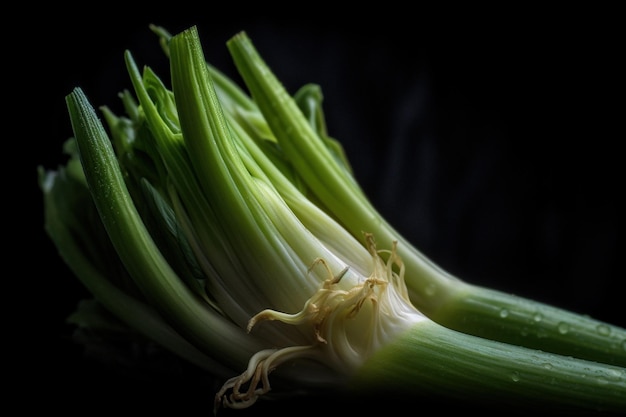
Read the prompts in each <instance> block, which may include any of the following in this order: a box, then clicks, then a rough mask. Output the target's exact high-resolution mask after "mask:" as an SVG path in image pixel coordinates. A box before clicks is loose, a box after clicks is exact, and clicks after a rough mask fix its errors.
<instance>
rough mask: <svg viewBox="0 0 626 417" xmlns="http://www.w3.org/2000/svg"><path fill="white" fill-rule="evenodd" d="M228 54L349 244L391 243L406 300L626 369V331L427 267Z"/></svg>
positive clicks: (439, 316) (235, 49) (322, 148)
mask: <svg viewBox="0 0 626 417" xmlns="http://www.w3.org/2000/svg"><path fill="white" fill-rule="evenodd" d="M227 45H228V48H229V50H230V51H231V55H232V57H233V59H234V62H235V64H236V66H237V68H238V70H239V73H240V74H241V76H242V78H243V79H244V82H245V84H246V86H247V87H248V89H249V91H250V93H251V96H252V99H253V100H254V101H255V103H257V105H258V107H259V109H260V110H261V112H262V113H263V114H264V116H265V119H266V121H267V124H268V125H269V127H270V128H271V130H272V132H273V133H274V136H275V137H276V139H277V140H278V143H279V145H280V147H281V149H282V151H283V152H284V158H286V159H287V160H289V161H290V162H291V164H292V166H294V167H297V170H298V174H299V175H300V176H301V178H302V180H303V181H304V182H305V183H306V184H307V185H308V187H309V188H310V189H311V190H312V191H313V192H314V193H315V196H316V198H318V199H319V201H321V203H322V205H323V207H325V208H327V209H328V210H329V211H330V213H332V215H333V216H334V217H335V218H337V219H338V220H339V221H340V223H341V224H342V225H343V226H344V227H345V228H346V229H347V230H349V231H350V232H351V233H352V234H353V235H354V236H355V237H357V238H358V239H361V240H363V239H364V238H363V232H364V231H365V232H369V233H372V234H374V235H375V236H376V239H377V240H378V241H379V242H383V243H384V244H387V245H389V244H391V242H398V252H399V254H400V256H401V257H402V259H403V261H404V264H405V266H406V281H407V286H408V288H409V293H410V297H411V300H412V301H413V303H414V304H415V305H416V306H417V307H418V309H419V310H420V311H421V312H423V313H424V314H426V315H427V316H428V317H430V318H431V319H433V320H434V321H436V322H438V323H441V324H443V325H444V326H447V327H450V328H452V329H456V330H460V331H463V332H466V333H470V334H473V335H477V336H481V337H485V338H490V339H495V340H500V341H504V342H508V343H512V344H516V345H523V346H527V347H531V348H537V349H542V350H546V351H550V352H555V353H561V354H564V355H572V356H576V357H580V358H585V359H590V360H597V361H601V362H607V363H611V364H616V365H620V366H624V365H626V349H624V345H625V344H626V329H623V328H621V327H619V326H614V325H612V324H610V323H606V322H603V321H600V320H596V319H593V318H591V317H588V316H586V315H582V314H577V313H574V312H571V311H568V310H565V309H562V308H559V307H556V306H552V305H546V304H545V303H541V302H537V301H534V300H530V299H527V298H524V297H520V296H516V295H512V294H509V293H505V292H502V291H499V290H495V289H491V288H485V287H481V286H478V285H473V284H471V283H467V282H464V281H463V280H461V279H459V278H458V277H455V276H452V275H451V274H449V273H448V272H446V271H445V270H443V269H442V268H441V267H439V266H438V265H436V264H435V263H433V262H432V261H431V260H429V259H428V258H427V257H426V256H425V255H424V254H423V253H421V252H420V251H419V250H418V249H417V248H416V247H415V246H413V245H412V244H411V243H410V242H409V241H407V240H406V239H405V238H403V236H402V235H401V234H400V233H399V232H398V231H396V230H395V229H394V228H393V227H392V226H391V225H390V224H389V222H388V221H387V220H386V219H384V218H383V217H382V216H381V215H380V213H378V212H377V210H376V209H375V207H374V206H373V205H372V204H371V202H370V201H369V200H368V199H367V197H366V196H365V195H364V193H363V192H362V190H361V189H360V187H359V186H358V183H357V182H356V180H355V179H354V177H353V176H352V174H351V172H350V170H349V169H347V168H346V166H345V165H344V164H342V163H340V162H338V161H337V159H336V158H334V156H333V153H332V151H331V150H330V149H329V148H328V146H326V145H325V143H324V141H323V140H322V139H321V137H320V135H319V134H318V133H317V132H316V130H315V129H314V127H313V126H312V125H311V123H310V121H309V120H307V118H306V117H305V116H304V114H303V112H302V111H301V109H300V108H299V107H298V105H297V103H296V102H295V100H294V99H293V97H291V96H290V95H289V94H288V92H287V91H286V90H285V88H284V87H283V86H282V84H281V83H280V81H279V80H278V79H277V78H276V76H275V75H274V74H273V73H272V71H271V69H270V68H269V67H268V65H267V64H266V63H265V62H264V60H263V59H262V57H261V56H260V55H259V53H258V51H257V50H256V48H255V46H254V45H253V43H252V41H251V40H250V39H249V38H248V36H247V34H246V33H245V32H241V33H239V34H237V35H235V36H234V37H232V38H231V39H230V40H229V41H228V43H227Z"/></svg>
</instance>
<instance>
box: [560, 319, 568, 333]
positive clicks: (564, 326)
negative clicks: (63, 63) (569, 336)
mask: <svg viewBox="0 0 626 417" xmlns="http://www.w3.org/2000/svg"><path fill="white" fill-rule="evenodd" d="M557 328H558V330H559V333H561V334H566V333H567V332H569V324H567V323H565V322H560V323H559V324H558V326H557Z"/></svg>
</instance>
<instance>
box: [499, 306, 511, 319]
mask: <svg viewBox="0 0 626 417" xmlns="http://www.w3.org/2000/svg"><path fill="white" fill-rule="evenodd" d="M508 316H509V310H507V309H506V308H503V309H502V310H500V317H502V318H503V319H504V318H507V317H508Z"/></svg>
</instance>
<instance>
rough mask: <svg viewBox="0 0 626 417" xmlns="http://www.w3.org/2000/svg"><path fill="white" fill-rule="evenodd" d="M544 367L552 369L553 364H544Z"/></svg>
mask: <svg viewBox="0 0 626 417" xmlns="http://www.w3.org/2000/svg"><path fill="white" fill-rule="evenodd" d="M542 366H543V367H544V368H545V369H552V364H551V363H548V362H545V363H543V364H542Z"/></svg>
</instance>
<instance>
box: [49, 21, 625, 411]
mask: <svg viewBox="0 0 626 417" xmlns="http://www.w3.org/2000/svg"><path fill="white" fill-rule="evenodd" d="M152 30H153V31H154V32H155V33H156V34H157V35H159V36H160V39H161V42H162V45H163V49H164V51H165V53H166V54H167V55H168V56H169V58H170V65H171V66H170V68H171V89H170V88H168V87H167V85H166V83H165V82H163V80H162V79H161V78H159V76H158V75H157V74H156V73H154V72H153V71H152V70H151V69H150V68H149V67H144V68H143V69H142V70H140V68H139V67H138V65H137V64H136V62H135V60H134V59H133V56H132V54H131V53H130V52H129V51H127V52H126V54H125V59H126V64H127V70H128V73H129V76H130V80H131V83H132V86H133V93H134V94H133V93H131V92H130V91H124V92H122V93H121V94H120V98H121V100H122V102H123V104H124V109H125V112H126V114H125V115H124V116H118V115H115V114H114V113H113V112H112V111H111V110H110V109H109V108H108V107H102V108H101V111H102V114H103V116H104V122H105V124H106V126H105V124H103V123H102V121H101V120H100V119H99V118H98V116H97V114H96V112H95V110H94V109H93V107H92V106H91V104H90V103H89V100H88V99H87V96H86V95H85V93H84V92H83V91H82V90H81V89H80V88H76V89H75V90H74V91H72V92H71V93H70V94H68V96H67V106H68V110H69V115H70V119H71V122H72V128H73V130H74V137H73V138H71V139H70V140H68V141H67V143H66V151H67V152H68V153H69V155H70V159H69V161H68V163H67V165H65V166H62V167H60V168H59V169H58V170H56V171H54V170H52V171H44V170H43V169H40V186H41V189H42V191H43V194H44V202H45V227H46V230H47V231H48V234H49V235H50V237H51V239H52V240H53V241H54V243H55V244H56V246H57V248H58V250H59V253H60V255H61V256H62V257H63V259H64V260H65V261H66V262H67V264H68V265H69V266H70V268H71V269H72V270H73V272H74V273H75V274H76V276H77V277H78V278H79V279H80V280H81V281H82V282H83V283H84V285H85V286H86V287H87V288H88V289H89V291H90V292H91V293H92V294H93V295H94V297H95V299H96V300H97V301H98V302H99V303H101V304H102V305H103V306H104V307H105V308H106V309H107V310H109V311H110V312H112V313H113V314H114V315H115V316H117V317H118V318H119V319H120V320H121V321H122V322H124V323H125V324H126V325H128V326H129V327H130V328H133V329H135V330H136V331H138V332H140V333H142V334H143V335H144V336H145V337H147V338H148V339H150V340H153V341H155V342H157V343H159V344H160V345H161V346H163V347H165V348H167V349H169V350H170V351H172V352H174V353H175V354H176V355H179V356H180V357H182V358H184V359H186V360H188V361H190V362H191V363H193V364H195V365H197V366H199V367H201V368H203V369H206V370H207V372H210V373H212V374H214V375H216V376H217V377H219V378H222V379H223V382H224V383H223V386H222V388H221V389H220V390H218V392H216V393H215V398H214V406H215V410H217V409H218V408H219V407H231V408H244V407H248V406H251V405H252V404H253V403H254V402H255V401H257V400H258V399H259V398H263V397H264V396H271V395H272V393H273V391H272V383H271V380H272V379H276V380H278V381H282V382H284V383H286V384H287V385H288V386H290V387H291V388H292V390H293V391H294V392H295V391H300V390H311V391H312V392H314V391H315V390H320V389H323V390H327V389H336V390H340V392H350V393H376V394H377V395H381V393H392V392H393V393H394V394H396V395H405V396H406V395H411V393H414V392H426V393H432V394H433V395H442V396H444V397H451V398H463V399H467V400H468V401H475V400H478V401H487V402H495V403H502V404H511V405H516V406H524V407H527V406H531V407H543V406H549V407H554V408H555V409H566V410H567V409H573V410H579V409H581V410H600V411H604V410H606V411H620V410H626V368H624V367H625V366H626V349H625V346H626V329H622V328H619V327H617V326H612V325H610V324H608V323H603V322H599V321H596V320H594V319H592V318H589V317H586V316H582V315H578V314H574V313H572V312H569V311H564V310H562V309H558V308H555V307H552V306H548V305H544V304H541V303H537V302H535V301H533V300H526V299H521V298H519V297H515V296H512V295H509V294H505V293H500V292H498V291H494V290H491V289H487V288H482V287H477V286H474V285H472V284H469V283H465V282H464V281H462V280H460V279H458V278H456V277H453V276H451V275H449V274H448V273H446V272H445V271H443V270H442V269H441V268H439V267H438V266H437V265H435V264H433V263H432V262H431V261H429V260H428V259H427V258H426V257H425V256H424V255H423V254H422V253H421V252H419V251H418V250H417V249H416V248H415V247H414V246H412V245H411V244H410V243H409V242H408V241H406V239H403V238H402V236H401V235H400V234H399V233H397V232H396V231H395V230H394V229H393V228H392V226H391V225H389V224H388V223H387V222H386V221H385V219H383V218H382V216H380V214H378V213H377V211H376V210H375V208H374V207H373V206H372V204H371V203H370V202H369V201H368V199H367V196H366V195H365V194H364V193H363V192H362V190H361V189H360V187H359V185H358V182H357V181H356V179H355V178H354V177H353V175H352V172H351V170H350V165H349V162H348V158H347V157H346V155H344V153H343V150H342V148H341V145H340V143H339V142H337V141H336V140H334V139H333V138H331V137H330V136H329V135H328V133H327V132H326V126H325V123H324V117H323V112H322V108H321V92H320V89H319V87H318V86H316V85H306V86H304V87H302V88H301V89H300V90H299V91H297V92H296V93H295V94H294V95H293V96H292V95H290V94H289V93H288V92H287V91H286V90H285V89H284V88H283V87H282V85H281V84H280V82H279V80H277V79H276V77H275V76H274V75H273V73H272V72H271V70H270V68H269V67H268V66H267V65H266V63H265V62H264V61H263V60H262V58H261V57H260V55H259V54H258V52H257V51H256V49H255V47H254V45H253V44H252V42H251V40H250V39H249V38H248V37H247V35H246V33H245V32H241V33H238V34H236V35H235V36H233V37H232V38H231V39H230V40H229V41H228V43H227V46H228V49H229V51H230V52H231V55H232V57H233V59H234V62H235V64H236V66H237V69H238V70H239V73H240V74H241V76H242V78H243V80H244V82H245V84H246V87H247V89H248V90H249V92H250V94H249V95H248V94H247V93H245V92H244V91H243V90H242V89H240V88H239V87H238V86H237V85H236V84H235V83H234V82H233V81H232V80H230V79H229V78H227V77H226V76H224V75H223V74H222V73H220V72H219V70H218V69H216V68H214V67H213V66H211V65H210V64H209V63H207V61H206V59H205V57H204V54H203V51H202V47H201V44H200V39H199V36H198V32H197V29H196V28H195V27H192V28H190V29H188V30H185V31H183V32H182V33H180V34H177V35H176V36H173V37H172V36H171V35H170V34H169V33H167V31H165V30H164V29H162V28H159V27H152ZM74 320H76V322H80V323H84V324H85V325H90V324H91V323H90V322H89V321H85V319H84V318H81V315H80V311H79V312H77V315H76V316H75V317H74ZM270 374H272V375H271V378H270ZM282 389H283V390H287V389H286V388H284V387H283V388H282Z"/></svg>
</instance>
